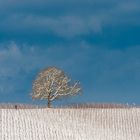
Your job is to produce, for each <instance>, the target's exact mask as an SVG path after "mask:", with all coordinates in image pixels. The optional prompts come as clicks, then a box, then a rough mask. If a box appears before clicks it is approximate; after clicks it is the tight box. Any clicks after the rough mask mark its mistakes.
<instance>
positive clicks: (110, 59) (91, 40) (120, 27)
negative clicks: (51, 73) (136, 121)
mask: <svg viewBox="0 0 140 140" xmlns="http://www.w3.org/2000/svg"><path fill="white" fill-rule="evenodd" d="M139 15H140V1H139V0H133V1H132V0H114V1H112V0H81V1H79V0H71V1H66V0H47V1H46V0H30V1H29V0H24V1H22V0H12V1H11V0H1V1H0V97H1V98H0V102H1V103H2V102H22V103H38V102H33V101H32V100H31V97H30V96H29V94H30V93H31V90H32V81H33V80H34V79H35V77H36V75H37V74H38V72H39V71H40V70H41V69H43V68H45V67H48V66H57V67H59V68H61V69H63V70H64V71H65V72H66V73H67V74H68V75H69V76H71V77H72V79H73V80H79V81H80V82H81V85H82V87H83V95H80V96H76V97H74V98H70V99H64V100H62V101H60V102H57V103H75V102H84V103H86V102H99V103H100V102H105V103H106V102H109V103H113V102H114V103H130V104H133V103H136V104H140V18H139Z"/></svg>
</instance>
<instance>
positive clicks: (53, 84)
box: [31, 67, 81, 107]
mask: <svg viewBox="0 0 140 140" xmlns="http://www.w3.org/2000/svg"><path fill="white" fill-rule="evenodd" d="M80 91H81V87H80V84H79V82H75V83H72V82H71V79H70V78H68V77H67V76H66V75H65V73H64V72H63V71H62V70H60V69H58V68H56V67H48V68H46V69H44V70H42V71H41V72H40V73H39V74H38V76H37V78H36V80H35V81H34V82H33V92H32V94H31V96H32V98H33V99H41V100H43V99H46V100H47V101H48V107H51V102H52V101H53V100H55V99H59V98H61V97H64V96H70V95H75V94H77V93H80Z"/></svg>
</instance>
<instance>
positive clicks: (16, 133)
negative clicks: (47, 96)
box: [0, 108, 140, 140]
mask: <svg viewBox="0 0 140 140" xmlns="http://www.w3.org/2000/svg"><path fill="white" fill-rule="evenodd" d="M0 126H1V127H0V140H140V108H128V109H124V108H122V109H121V108H120V109H119V108H116V109H114V108H113V109H99V108H98V109H96V108H85V109H48V108H47V109H17V110H16V109H0Z"/></svg>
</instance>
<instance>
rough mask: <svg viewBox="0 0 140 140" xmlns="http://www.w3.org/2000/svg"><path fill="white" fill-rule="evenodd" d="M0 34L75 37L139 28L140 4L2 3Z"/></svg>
mask: <svg viewBox="0 0 140 140" xmlns="http://www.w3.org/2000/svg"><path fill="white" fill-rule="evenodd" d="M0 5H1V6H0V9H1V10H0V13H1V14H0V19H1V22H0V31H1V32H2V33H3V34H6V36H7V37H8V35H9V34H13V33H17V34H18V33H19V34H21V33H22V32H23V33H29V32H33V33H36V34H38V33H42V34H43V33H44V34H45V33H53V34H54V35H56V36H60V37H68V38H69V37H75V36H79V35H86V34H89V33H90V32H93V33H101V32H102V30H103V28H104V27H106V26H110V25H111V26H112V25H114V26H115V25H118V24H123V25H125V24H127V25H128V24H130V25H139V23H140V20H138V19H139V18H138V17H139V13H140V10H139V9H140V8H139V5H140V4H139V1H137V0H134V1H126V0H123V1H113V2H112V1H110V0H106V1H97V0H94V1H91V0H89V1H85V0H82V1H80V2H79V1H63V0H59V1H56V0H54V1H45V0H41V1H39V0H35V1H17V0H15V1H10V0H6V1H1V4H0Z"/></svg>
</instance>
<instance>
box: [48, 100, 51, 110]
mask: <svg viewBox="0 0 140 140" xmlns="http://www.w3.org/2000/svg"><path fill="white" fill-rule="evenodd" d="M50 107H51V101H50V99H48V108H50Z"/></svg>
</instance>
